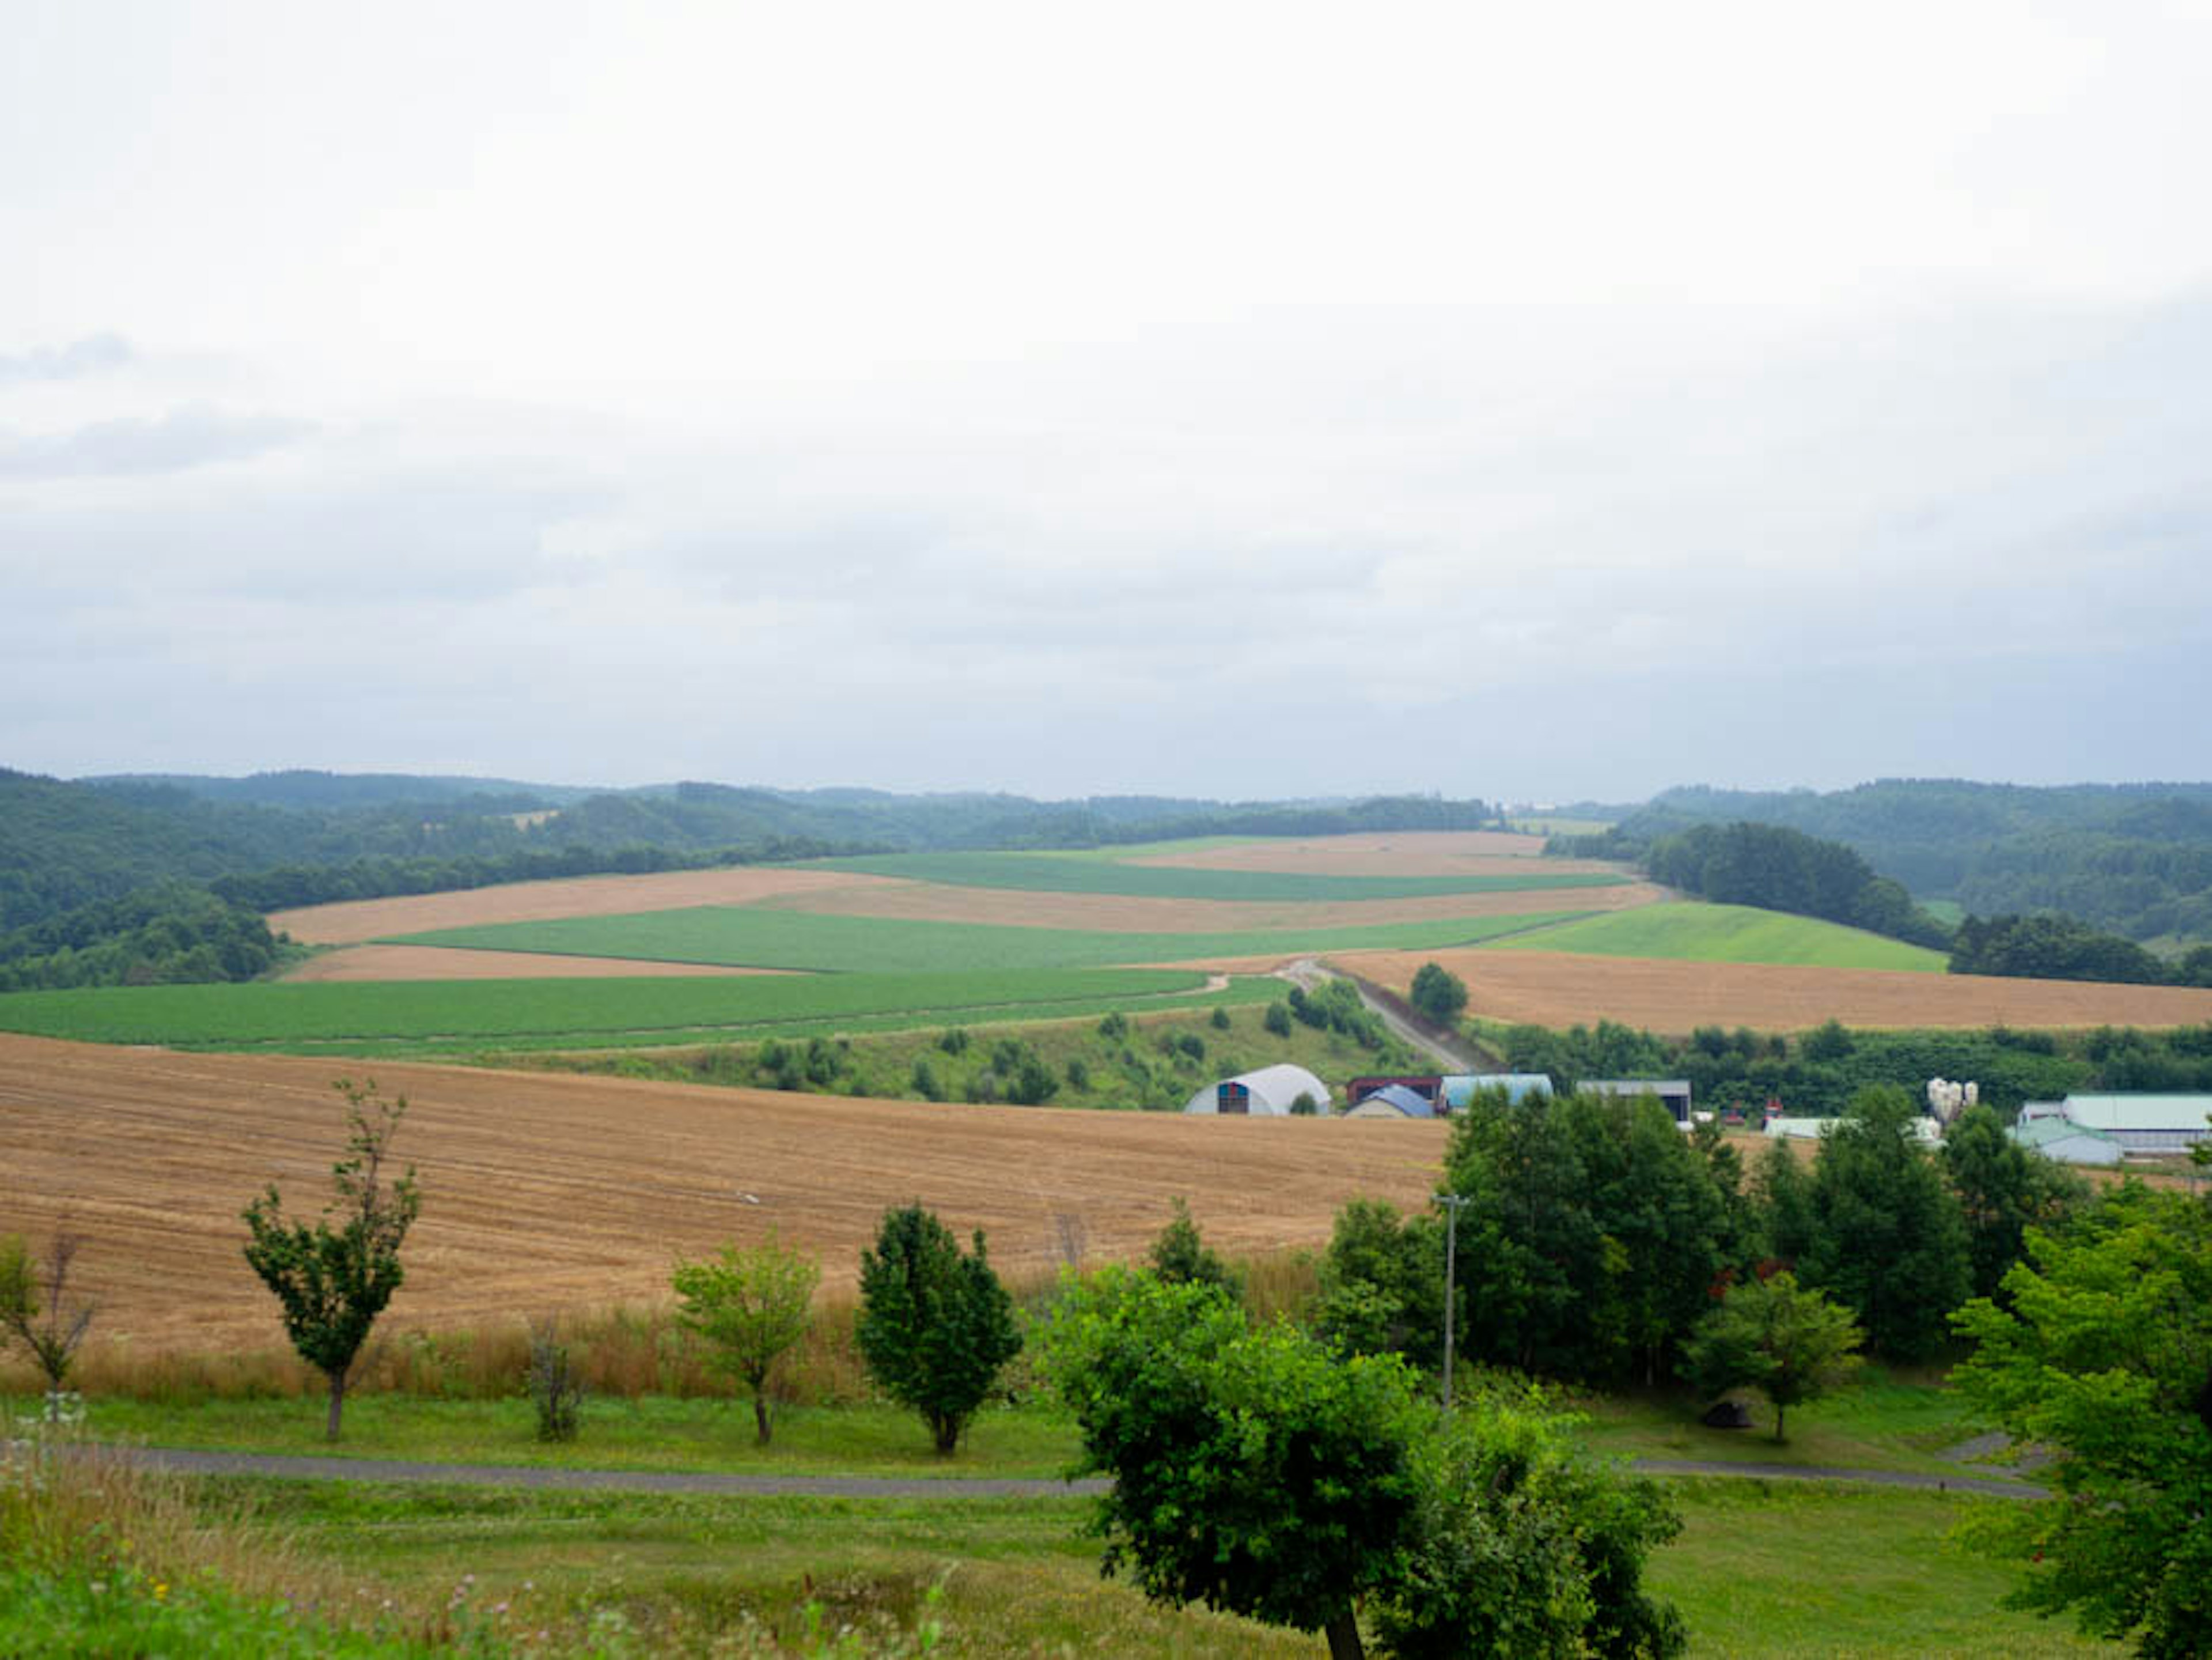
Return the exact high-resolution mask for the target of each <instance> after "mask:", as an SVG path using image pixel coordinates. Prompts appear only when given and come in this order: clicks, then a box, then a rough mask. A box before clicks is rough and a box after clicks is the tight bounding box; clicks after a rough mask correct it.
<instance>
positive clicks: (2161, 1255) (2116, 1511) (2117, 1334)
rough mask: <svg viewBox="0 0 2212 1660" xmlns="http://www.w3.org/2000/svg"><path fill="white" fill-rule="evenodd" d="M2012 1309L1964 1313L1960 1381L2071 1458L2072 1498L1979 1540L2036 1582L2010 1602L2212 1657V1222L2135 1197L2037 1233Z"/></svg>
mask: <svg viewBox="0 0 2212 1660" xmlns="http://www.w3.org/2000/svg"><path fill="white" fill-rule="evenodd" d="M2004 1289H2005V1291H2006V1292H2007V1293H2008V1295H2009V1297H2010V1299H2011V1307H2010V1308H2008V1309H2007V1308H2002V1307H2000V1306H1998V1305H1997V1304H1996V1303H1995V1302H1993V1301H1992V1300H1990V1299H1989V1298H1977V1299H1976V1300H1975V1301H1974V1302H1972V1303H1970V1304H1967V1306H1966V1308H1965V1309H1964V1310H1961V1312H1960V1315H1959V1316H1958V1322H1957V1323H1958V1327H1959V1329H1960V1332H1961V1333H1963V1334H1964V1335H1966V1336H1968V1337H1971V1338H1972V1339H1973V1340H1974V1341H1975V1343H1976V1345H1977V1347H1976V1350H1975V1353H1974V1354H1973V1355H1972V1358H1971V1359H1968V1360H1966V1362H1965V1363H1964V1364H1963V1365H1960V1367H1959V1368H1958V1369H1957V1370H1956V1371H1954V1374H1953V1376H1954V1378H1955V1379H1956V1381H1957V1382H1958V1383H1959V1384H1960V1387H1961V1388H1962V1389H1964V1390H1965V1391H1966V1395H1967V1396H1968V1398H1969V1399H1971V1400H1972V1401H1973V1402H1975V1403H1976V1404H1977V1405H1978V1406H1979V1407H1980V1408H1982V1409H1983V1410H1984V1411H1985V1412H1987V1413H1988V1414H1990V1415H1991V1416H1992V1417H1993V1418H1995V1419H1996V1421H1997V1422H1998V1423H1999V1424H2000V1425H2001V1426H2002V1427H2003V1428H2004V1429H2005V1430H2007V1431H2008V1432H2010V1433H2011V1434H2012V1435H2013V1436H2014V1437H2015V1438H2016V1439H2017V1440H2019V1441H2021V1442H2023V1443H2033V1444H2035V1445H2037V1446H2039V1447H2043V1448H2045V1449H2048V1450H2051V1452H2053V1453H2055V1454H2056V1458H2055V1460H2054V1462H2052V1463H2051V1464H2050V1465H2049V1466H2047V1467H2046V1468H2045V1469H2044V1471H2043V1472H2042V1473H2041V1475H2039V1478H2038V1479H2039V1480H2041V1481H2046V1482H2048V1483H2050V1484H2051V1486H2052V1487H2056V1489H2057V1492H2056V1493H2053V1495H2052V1496H2051V1498H2050V1499H2045V1500H2042V1501H2039V1502H2038V1503H2036V1504H2034V1505H2022V1506H2013V1505H2006V1506H2004V1507H2003V1513H2002V1514H1997V1515H1990V1516H1986V1517H1981V1518H1979V1520H1978V1522H1977V1523H1975V1524H1974V1525H1973V1526H1972V1529H1971V1535H1970V1536H1972V1537H1973V1538H1974V1539H1975V1540H1977V1541H1978V1543H1979V1544H1980V1545H1981V1546H1982V1547H1983V1548H1985V1549H1987V1550H1990V1551H1991V1552H1993V1553H1996V1554H2001V1555H2006V1556H2010V1557H2012V1558H2015V1560H2018V1561H2020V1562H2021V1564H2022V1566H2024V1567H2025V1568H2026V1570H2027V1583H2026V1584H2025V1585H2023V1586H2022V1587H2021V1589H2020V1590H2017V1591H2016V1592H2015V1593H2014V1594H2013V1596H2011V1597H2010V1598H2008V1601H2010V1602H2012V1603H2013V1605H2014V1606H2015V1607H2020V1608H2030V1609H2033V1610H2034V1611H2035V1612H2037V1613H2039V1614H2045V1615H2051V1614H2059V1613H2062V1612H2063V1611H2065V1610H2067V1609H2069V1608H2070V1609H2072V1610H2073V1611H2074V1614H2075V1620H2076V1621H2077V1622H2078V1624H2079V1625H2080V1627H2081V1630H2082V1631H2083V1632H2085V1633H2087V1634H2089V1635H2091V1636H2093V1637H2103V1638H2113V1639H2118V1638H2129V1637H2132V1638H2133V1639H2134V1641H2135V1645H2136V1652H2138V1653H2140V1654H2143V1655H2148V1656H2154V1657H2158V1660H2169V1657H2170V1660H2180V1657H2183V1656H2197V1655H2203V1654H2206V1653H2212V1208H2208V1207H2206V1206H2205V1205H2204V1204H2203V1202H2202V1201H2197V1200H2193V1199H2191V1198H2188V1197H2185V1196H2184V1195H2179V1194H2172V1193H2154V1192H2151V1191H2148V1189H2144V1188H2142V1186H2141V1185H2139V1184H2136V1183H2130V1184H2129V1185H2128V1186H2126V1187H2124V1188H2123V1189H2120V1191H2119V1192H2118V1193H2117V1194H2115V1195H2111V1196H2109V1197H2107V1198H2106V1201H2104V1203H2102V1204H2101V1205H2100V1206H2098V1207H2095V1208H2094V1209H2093V1211H2092V1212H2090V1213H2087V1215H2085V1216H2083V1217H2082V1218H2081V1219H2080V1220H2079V1221H2078V1222H2077V1223H2076V1225H2074V1226H2072V1227H2070V1228H2069V1229H2068V1230H2067V1231H2065V1232H2064V1233H2063V1234H2051V1233H2045V1232H2043V1231H2040V1230H2038V1229H2033V1228H2031V1229H2030V1230H2029V1231H2028V1234H2027V1261H2026V1262H2022V1263H2020V1264H2019V1265H2017V1266H2016V1267H2015V1268H2013V1270H2012V1271H2011V1272H2010V1273H2009V1274H2007V1275H2006V1276H2005V1280H2004Z"/></svg>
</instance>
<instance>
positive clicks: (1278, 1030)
mask: <svg viewBox="0 0 2212 1660" xmlns="http://www.w3.org/2000/svg"><path fill="white" fill-rule="evenodd" d="M1260 1024H1261V1025H1262V1026H1265V1027H1266V1028H1267V1031H1269V1032H1270V1033H1271V1034H1272V1035H1273V1036H1274V1037H1289V1036H1290V1035H1291V1012H1290V1010H1289V1009H1288V1008H1286V1007H1285V1006H1283V1005H1282V1004H1280V1003H1270V1004H1268V1005H1267V1012H1266V1013H1264V1014H1262V1015H1261V1017H1260Z"/></svg>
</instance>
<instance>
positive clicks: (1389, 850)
mask: <svg viewBox="0 0 2212 1660" xmlns="http://www.w3.org/2000/svg"><path fill="white" fill-rule="evenodd" d="M1543 853H1544V838H1543V837H1542V836H1515V835H1512V834H1510V832H1508V831H1505V830H1383V831H1377V832H1376V833H1374V834H1372V835H1364V836H1303V837H1269V838H1267V840H1264V841H1257V842H1238V843H1237V844H1236V845H1235V846H1232V847H1225V848H1190V849H1188V850H1187V851H1185V852H1182V853H1161V854H1151V855H1149V856H1147V857H1145V858H1142V859H1132V860H1129V863H1131V864H1133V865H1170V866H1182V867H1186V868H1188V869H1193V870H1257V871H1294V872H1296V873H1298V874H1300V875H1304V876H1515V875H1525V874H1527V873H1528V872H1529V871H1530V870H1532V869H1534V868H1535V867H1536V866H1537V864H1538V861H1539V860H1541V868H1542V869H1544V870H1545V871H1547V872H1552V873H1557V874H1559V875H1561V876H1566V875H1571V874H1573V873H1577V872H1589V871H1611V870H1613V869H1614V868H1615V867H1614V866H1611V865H1606V864H1601V863H1598V862H1597V861H1595V860H1588V859H1545V858H1544V857H1543Z"/></svg>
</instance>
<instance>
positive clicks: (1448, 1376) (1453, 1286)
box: [1437, 1193, 1467, 1412]
mask: <svg viewBox="0 0 2212 1660" xmlns="http://www.w3.org/2000/svg"><path fill="white" fill-rule="evenodd" d="M1437 1203H1438V1204H1439V1205H1442V1206H1443V1207H1444V1215H1445V1220H1444V1410H1445V1411H1446V1412H1449V1411H1450V1410H1451V1403H1452V1368H1453V1359H1452V1315H1453V1310H1455V1308H1456V1306H1457V1305H1458V1303H1459V1213H1460V1211H1461V1209H1462V1207H1464V1206H1465V1205H1466V1203H1467V1195H1464V1194H1459V1193H1440V1194H1438V1195H1437Z"/></svg>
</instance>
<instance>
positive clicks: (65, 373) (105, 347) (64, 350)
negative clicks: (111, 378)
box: [0, 334, 137, 386]
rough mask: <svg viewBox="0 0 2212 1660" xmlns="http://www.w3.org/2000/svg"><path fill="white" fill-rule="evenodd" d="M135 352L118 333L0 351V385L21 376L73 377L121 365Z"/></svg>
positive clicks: (131, 357) (41, 377)
mask: <svg viewBox="0 0 2212 1660" xmlns="http://www.w3.org/2000/svg"><path fill="white" fill-rule="evenodd" d="M136 356H137V353H136V352H135V351H134V350H132V349H131V343H130V342H129V341H128V340H125V338H124V337H122V336H121V335H119V334H88V335H87V336H85V337H84V338H82V340H72V341H70V343H69V344H67V345H66V346H40V347H37V348H35V349H33V350H30V351H27V352H19V353H16V354H15V355H14V356H9V355H8V354H6V353H0V386H7V385H9V384H10V383H11V382H15V381H25V380H76V379H77V378H78V377H79V376H81V375H87V374H104V373H105V372H106V371H107V370H109V369H118V368H122V367H123V366H124V365H125V364H126V363H129V362H131V361H132V359H133V358H135V357H136Z"/></svg>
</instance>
